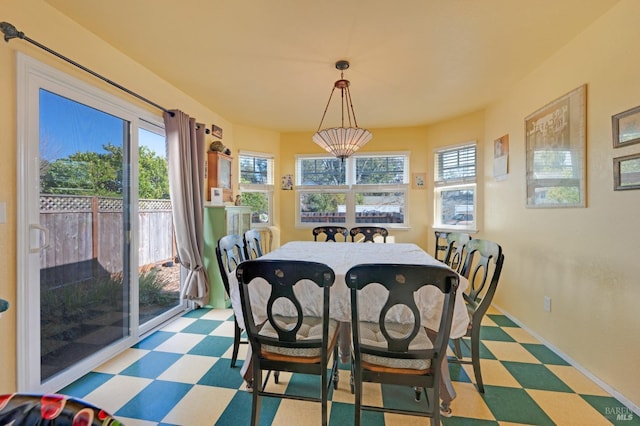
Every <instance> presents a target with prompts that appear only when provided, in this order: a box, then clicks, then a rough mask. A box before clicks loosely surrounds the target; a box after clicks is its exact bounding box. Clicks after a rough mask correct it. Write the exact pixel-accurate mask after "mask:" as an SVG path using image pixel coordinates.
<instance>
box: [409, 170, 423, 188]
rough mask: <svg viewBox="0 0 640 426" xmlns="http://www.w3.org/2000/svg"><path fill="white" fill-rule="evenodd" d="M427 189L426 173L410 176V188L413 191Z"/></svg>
mask: <svg viewBox="0 0 640 426" xmlns="http://www.w3.org/2000/svg"><path fill="white" fill-rule="evenodd" d="M426 187H427V174H426V173H413V174H412V175H411V188H413V189H425V188H426Z"/></svg>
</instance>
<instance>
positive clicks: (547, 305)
mask: <svg viewBox="0 0 640 426" xmlns="http://www.w3.org/2000/svg"><path fill="white" fill-rule="evenodd" d="M544 310H545V311H547V312H551V298H550V297H549V296H545V297H544Z"/></svg>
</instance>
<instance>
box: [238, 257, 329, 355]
mask: <svg viewBox="0 0 640 426" xmlns="http://www.w3.org/2000/svg"><path fill="white" fill-rule="evenodd" d="M236 276H237V278H238V285H239V290H240V300H241V302H242V315H243V316H244V323H245V327H246V332H247V337H248V338H249V342H250V343H251V346H252V350H253V351H256V352H255V353H260V350H261V347H262V345H272V346H280V347H282V346H285V347H301V348H322V349H323V356H326V345H323V343H322V342H323V341H326V340H327V336H328V330H329V325H328V324H329V290H330V287H331V286H332V285H333V282H334V280H335V274H334V272H333V270H332V269H331V268H330V267H329V266H327V265H325V264H323V263H318V262H307V261H301V260H265V259H256V260H248V261H246V262H243V263H242V264H240V265H239V266H238V268H237V269H236ZM256 278H262V280H255V279H256ZM254 280H255V281H254ZM263 280H264V281H266V283H267V284H268V286H269V298H268V302H267V305H266V307H265V308H266V316H267V320H268V322H269V324H270V325H271V327H272V328H273V329H274V330H275V332H276V333H277V337H275V336H273V337H271V336H265V335H262V334H258V331H259V329H258V325H257V324H256V323H255V320H254V315H253V308H252V306H251V291H250V288H249V287H250V286H251V285H253V284H254V283H256V282H260V283H264V281H263ZM309 282H312V283H315V285H317V286H318V287H320V288H321V289H322V311H321V313H318V312H311V313H310V312H308V310H307V309H305V307H303V306H302V305H301V304H300V301H299V300H298V298H297V297H296V294H295V292H294V287H295V286H296V285H299V284H301V283H305V285H307V284H306V283H309ZM305 315H307V316H309V315H310V316H315V317H319V318H320V319H321V320H322V336H321V338H315V339H312V338H307V339H304V340H299V339H298V330H299V329H300V327H301V325H302V319H303V316H305ZM265 327H266V325H265Z"/></svg>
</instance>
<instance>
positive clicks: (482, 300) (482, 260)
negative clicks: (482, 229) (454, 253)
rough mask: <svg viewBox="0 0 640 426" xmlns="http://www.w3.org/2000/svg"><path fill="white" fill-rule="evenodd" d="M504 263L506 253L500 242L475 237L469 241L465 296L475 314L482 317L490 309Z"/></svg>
mask: <svg viewBox="0 0 640 426" xmlns="http://www.w3.org/2000/svg"><path fill="white" fill-rule="evenodd" d="M503 263H504V254H503V253H502V247H500V245H499V244H497V243H495V242H493V241H489V240H482V239H473V240H471V241H469V242H468V243H467V260H466V265H465V269H466V272H467V273H468V279H469V287H468V291H467V292H465V293H464V298H465V301H466V302H467V303H468V304H469V306H470V307H471V308H472V309H471V311H472V312H473V315H474V316H476V315H479V316H480V317H482V315H484V313H485V312H486V311H487V309H489V306H490V305H491V301H492V300H493V296H494V294H495V293H496V289H497V287H498V281H499V280H500V274H501V272H502V264H503Z"/></svg>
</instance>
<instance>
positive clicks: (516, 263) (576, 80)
mask: <svg viewBox="0 0 640 426" xmlns="http://www.w3.org/2000/svg"><path fill="white" fill-rule="evenodd" d="M638 16H640V2H638V1H636V0H624V1H621V2H620V3H619V4H618V6H615V7H614V8H613V9H611V10H610V11H609V12H608V13H607V14H605V15H603V16H602V17H601V18H600V19H599V20H598V21H596V22H595V23H594V24H593V25H592V26H591V27H589V28H588V29H587V30H586V31H584V32H583V33H582V34H581V35H579V36H578V37H577V38H576V39H574V40H573V41H572V42H571V43H569V44H568V45H567V46H565V48H563V49H562V50H561V51H559V52H557V54H555V55H554V56H553V57H551V58H549V60H548V61H546V62H545V63H544V64H543V65H542V66H540V67H539V68H538V69H536V70H534V71H533V72H532V73H531V74H530V75H529V76H528V77H527V78H525V79H524V80H523V81H521V82H520V83H519V84H518V85H517V86H516V87H514V88H513V89H512V90H509V91H508V93H507V94H506V95H505V96H504V97H502V98H501V99H500V101H498V102H496V103H495V104H494V105H492V106H491V107H490V108H488V109H487V111H486V124H485V140H486V141H492V140H494V139H496V138H498V137H500V136H502V135H504V134H506V133H508V134H509V144H510V145H509V149H510V153H509V156H510V157H509V162H510V164H509V165H510V169H511V170H510V173H509V175H508V178H507V180H505V181H500V182H496V181H495V180H494V179H493V178H492V177H491V167H487V168H485V171H484V176H485V209H484V229H483V234H484V235H485V236H486V237H488V238H492V239H495V240H497V241H499V242H500V243H501V244H502V245H503V247H504V250H505V267H504V270H503V276H502V278H501V282H500V288H499V289H498V292H497V294H496V303H497V304H498V305H499V306H500V307H502V308H503V309H504V310H506V311H507V312H508V313H510V314H511V315H513V316H515V317H516V318H517V319H518V320H519V321H522V322H523V323H524V324H526V326H527V327H529V328H531V329H532V330H533V331H534V332H535V333H537V334H538V335H540V336H541V337H542V338H544V339H545V340H546V341H547V342H548V343H549V344H551V345H553V346H554V347H556V348H558V349H559V350H560V351H562V352H563V353H565V354H566V355H567V356H569V357H570V358H571V359H573V360H574V361H575V362H577V363H578V365H580V366H582V367H584V368H585V369H587V370H588V371H590V372H591V373H592V374H593V375H595V376H596V377H597V378H599V379H601V380H603V381H604V382H606V383H608V384H609V385H610V386H611V387H612V388H614V389H615V390H616V391H618V392H620V393H621V394H622V395H624V396H625V397H626V398H628V399H629V400H631V401H632V402H633V403H634V404H635V405H636V406H638V405H639V404H640V386H638V383H640V373H639V372H638V369H637V368H635V365H636V364H637V360H638V355H639V354H640V319H639V318H640V317H638V300H640V278H639V275H638V273H639V272H640V269H639V268H638V253H639V252H640V221H639V220H638V219H637V218H638V216H639V213H640V191H613V180H612V176H613V172H612V158H614V157H618V156H622V155H627V154H631V153H638V152H640V145H634V146H629V147H625V148H624V149H613V148H612V141H611V116H612V115H613V114H616V113H618V112H621V111H624V110H626V109H629V108H631V107H634V106H637V105H640V84H638V75H640V55H638V54H637V52H638V49H637V41H638V40H640V26H638V24H637V18H638ZM585 83H586V84H587V86H588V87H587V156H586V157H587V208H584V209H583V208H570V209H527V208H525V172H524V167H525V148H524V120H523V119H524V117H526V116H527V115H528V114H530V113H532V112H533V111H535V110H536V109H538V108H540V107H542V106H544V105H545V104H547V103H548V102H550V101H552V100H553V99H555V98H557V97H559V96H561V95H563V94H565V93H567V92H569V91H570V90H572V89H574V88H576V87H578V86H580V85H582V84H585ZM491 156H492V153H491V151H490V150H486V151H485V153H484V157H485V162H486V164H487V165H489V164H491ZM545 295H546V296H550V297H551V300H552V304H551V306H552V309H551V312H545V311H544V310H543V297H544V296H545Z"/></svg>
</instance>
